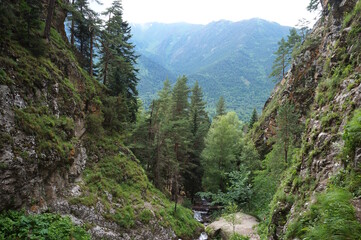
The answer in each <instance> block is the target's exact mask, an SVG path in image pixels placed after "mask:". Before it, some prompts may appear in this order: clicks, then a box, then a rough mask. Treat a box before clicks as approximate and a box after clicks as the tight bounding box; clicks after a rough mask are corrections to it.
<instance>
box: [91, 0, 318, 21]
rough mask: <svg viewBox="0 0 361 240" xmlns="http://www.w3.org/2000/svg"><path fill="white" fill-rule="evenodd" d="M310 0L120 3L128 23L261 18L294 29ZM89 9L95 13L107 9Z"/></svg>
mask: <svg viewBox="0 0 361 240" xmlns="http://www.w3.org/2000/svg"><path fill="white" fill-rule="evenodd" d="M309 1H310V0H123V1H122V2H123V9H124V19H125V20H127V21H128V22H131V23H147V22H162V23H174V22H188V23H199V24H206V23H209V22H212V21H217V20H221V19H225V20H231V21H239V20H243V19H249V18H262V19H266V20H269V21H274V22H277V23H280V24H282V25H287V26H295V25H296V24H297V23H298V20H299V19H301V18H307V19H309V20H312V19H313V18H314V17H315V14H310V13H309V12H307V10H306V7H307V5H308V3H309ZM102 2H103V3H104V5H103V6H101V7H100V6H97V5H96V4H95V3H92V4H91V5H92V6H93V8H95V9H96V10H99V11H100V10H101V9H104V8H105V7H107V6H109V5H110V4H111V2H112V0H103V1H102Z"/></svg>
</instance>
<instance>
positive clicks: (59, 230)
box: [0, 211, 91, 240]
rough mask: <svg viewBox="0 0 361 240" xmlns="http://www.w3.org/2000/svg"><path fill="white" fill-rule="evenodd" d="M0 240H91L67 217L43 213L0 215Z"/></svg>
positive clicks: (12, 212) (14, 212) (9, 212)
mask: <svg viewBox="0 0 361 240" xmlns="http://www.w3.org/2000/svg"><path fill="white" fill-rule="evenodd" d="M0 239H4V240H5V239H39V240H45V239H47V240H57V239H64V240H65V239H68V240H71V239H79V240H86V239H89V240H90V239H91V238H90V235H89V234H88V233H87V232H86V231H85V229H83V228H82V227H79V226H75V225H74V224H73V223H72V222H71V220H70V218H69V217H61V216H60V215H57V214H51V213H43V214H39V215H26V214H24V213H23V212H16V211H8V212H4V213H2V214H0Z"/></svg>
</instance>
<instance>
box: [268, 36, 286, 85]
mask: <svg viewBox="0 0 361 240" xmlns="http://www.w3.org/2000/svg"><path fill="white" fill-rule="evenodd" d="M274 54H275V55H276V59H275V60H274V62H273V65H272V72H271V74H270V75H269V77H270V78H273V79H274V81H275V82H278V81H280V80H282V79H283V78H284V77H285V73H286V68H287V66H288V47H287V42H286V41H285V39H284V38H282V39H281V41H279V42H278V49H277V51H276V52H275V53H274Z"/></svg>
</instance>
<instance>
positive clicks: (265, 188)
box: [250, 142, 292, 219]
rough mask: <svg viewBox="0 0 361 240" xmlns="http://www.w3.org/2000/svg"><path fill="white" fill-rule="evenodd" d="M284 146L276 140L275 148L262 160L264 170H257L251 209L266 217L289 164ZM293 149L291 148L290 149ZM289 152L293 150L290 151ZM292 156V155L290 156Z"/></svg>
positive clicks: (261, 216)
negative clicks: (287, 163)
mask: <svg viewBox="0 0 361 240" xmlns="http://www.w3.org/2000/svg"><path fill="white" fill-rule="evenodd" d="M283 150H284V149H283V146H282V145H281V144H280V143H279V142H276V143H275V144H274V145H273V149H272V151H271V152H270V153H268V154H267V155H266V158H265V159H264V160H263V162H262V170H259V171H256V172H255V177H254V180H253V188H252V192H253V195H252V197H251V201H250V205H251V206H250V208H251V211H252V212H254V213H255V214H256V215H257V216H259V217H260V218H262V219H263V218H264V217H265V216H266V215H267V214H268V213H269V211H270V205H269V204H270V203H271V201H272V199H273V197H274V194H275V193H276V191H277V187H278V186H279V184H280V182H281V180H282V176H283V172H284V171H285V169H286V167H287V165H286V163H285V161H284V152H283ZM290 150H291V149H290ZM290 150H289V152H292V151H290ZM290 157H291V156H290Z"/></svg>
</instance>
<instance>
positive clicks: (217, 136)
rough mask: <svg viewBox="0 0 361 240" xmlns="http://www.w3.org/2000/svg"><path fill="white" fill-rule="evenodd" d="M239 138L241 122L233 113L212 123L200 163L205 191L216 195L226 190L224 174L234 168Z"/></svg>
mask: <svg viewBox="0 0 361 240" xmlns="http://www.w3.org/2000/svg"><path fill="white" fill-rule="evenodd" d="M241 136H242V131H241V122H240V121H239V119H238V117H237V114H236V113H235V112H229V113H227V114H226V115H224V116H220V117H218V118H217V119H215V120H214V121H213V122H212V125H211V128H210V129H209V131H208V134H207V136H206V138H205V148H204V150H203V152H202V161H201V164H202V167H203V169H204V175H203V180H202V185H203V187H204V189H205V190H206V191H208V192H212V193H216V192H218V190H221V191H223V192H224V191H225V190H226V180H227V179H226V173H228V172H231V171H233V170H234V169H235V167H236V160H237V154H238V152H239V143H240V138H241Z"/></svg>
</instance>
